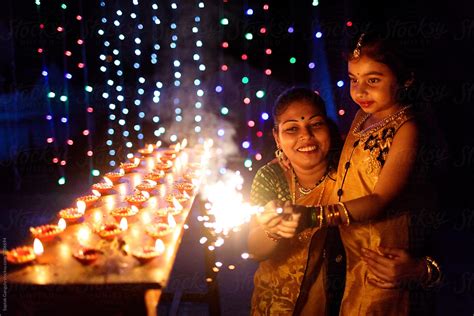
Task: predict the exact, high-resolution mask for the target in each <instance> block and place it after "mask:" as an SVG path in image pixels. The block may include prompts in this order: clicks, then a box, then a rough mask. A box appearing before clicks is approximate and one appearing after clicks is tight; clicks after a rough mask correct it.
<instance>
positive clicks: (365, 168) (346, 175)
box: [336, 107, 414, 316]
mask: <svg viewBox="0 0 474 316" xmlns="http://www.w3.org/2000/svg"><path fill="white" fill-rule="evenodd" d="M367 117H368V116H367V115H366V114H365V113H363V112H362V111H359V112H358V113H357V115H356V117H355V119H354V123H353V126H352V127H351V130H350V132H349V134H348V136H347V139H346V141H345V144H344V148H343V150H342V154H341V158H340V160H339V167H338V171H339V172H338V175H337V180H336V182H337V183H336V188H337V191H336V192H337V195H338V196H339V197H340V201H342V202H345V201H348V200H352V199H356V198H360V197H363V196H366V195H369V194H371V193H372V192H373V190H374V187H375V185H376V183H377V180H378V177H379V174H380V172H381V169H382V167H383V165H384V163H385V160H386V158H387V156H388V154H389V150H390V146H391V144H392V142H393V138H394V136H395V134H396V133H397V131H398V129H399V128H400V126H402V125H403V124H404V123H405V122H407V121H409V120H411V119H413V118H414V117H413V114H412V112H411V111H410V108H409V107H405V108H403V109H401V110H400V111H398V112H397V113H395V114H393V115H392V116H390V117H389V118H387V119H385V120H383V121H382V122H381V124H377V125H376V126H373V128H369V129H368V130H365V131H360V126H362V123H363V121H364V120H366V119H367ZM403 194H404V193H403ZM403 194H402V195H401V196H399V198H398V200H400V201H402V202H401V203H397V204H396V209H395V210H393V211H390V212H388V214H387V215H386V216H385V217H383V218H382V219H379V220H373V221H369V222H368V223H363V224H362V223H353V224H351V225H350V226H341V227H340V233H341V238H342V241H343V244H344V248H345V251H346V260H347V262H346V268H347V270H346V285H345V290H344V296H343V300H342V304H341V310H340V315H344V316H347V315H364V316H365V315H381V316H382V315H383V316H387V315H397V316H400V315H407V314H408V312H409V311H408V309H409V291H408V290H407V289H404V288H397V289H382V288H379V287H376V286H374V285H371V284H370V283H369V282H368V280H369V279H371V278H374V279H376V277H375V276H374V275H372V274H371V273H370V272H369V271H368V269H367V266H366V264H365V263H364V262H363V261H361V259H360V258H361V248H362V247H365V248H369V249H372V250H374V251H377V247H378V246H383V247H396V248H404V249H410V248H411V243H412V242H413V240H411V237H410V215H411V212H412V210H411V209H410V207H409V205H410V206H412V204H411V202H413V200H409V199H408V196H405V197H404V196H403ZM407 202H408V203H407ZM404 205H405V206H404Z"/></svg>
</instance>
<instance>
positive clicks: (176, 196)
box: [165, 192, 190, 207]
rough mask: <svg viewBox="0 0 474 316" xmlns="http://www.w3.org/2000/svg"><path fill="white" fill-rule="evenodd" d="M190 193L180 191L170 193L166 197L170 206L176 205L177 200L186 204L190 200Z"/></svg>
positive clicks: (181, 203)
mask: <svg viewBox="0 0 474 316" xmlns="http://www.w3.org/2000/svg"><path fill="white" fill-rule="evenodd" d="M189 199H190V197H189V195H187V194H186V192H183V193H180V192H175V193H171V194H168V195H167V196H166V198H165V200H166V202H168V205H169V206H172V207H174V206H175V205H176V201H177V202H178V203H179V204H180V205H182V206H184V205H186V204H187V203H188V202H189Z"/></svg>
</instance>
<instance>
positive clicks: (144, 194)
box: [140, 191, 150, 200]
mask: <svg viewBox="0 0 474 316" xmlns="http://www.w3.org/2000/svg"><path fill="white" fill-rule="evenodd" d="M140 194H141V195H143V196H144V197H145V198H146V199H147V200H148V199H149V198H150V193H148V192H147V191H140Z"/></svg>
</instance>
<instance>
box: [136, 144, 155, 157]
mask: <svg viewBox="0 0 474 316" xmlns="http://www.w3.org/2000/svg"><path fill="white" fill-rule="evenodd" d="M154 151H155V146H153V145H152V144H150V145H148V146H147V147H145V148H140V149H139V150H138V153H139V154H140V155H143V156H151V155H152V154H153V152H154Z"/></svg>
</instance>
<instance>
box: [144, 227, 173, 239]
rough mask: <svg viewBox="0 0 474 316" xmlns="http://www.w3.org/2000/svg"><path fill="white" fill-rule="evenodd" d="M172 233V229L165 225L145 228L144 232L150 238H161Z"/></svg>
mask: <svg viewBox="0 0 474 316" xmlns="http://www.w3.org/2000/svg"><path fill="white" fill-rule="evenodd" d="M172 231H173V228H172V227H171V226H170V225H168V224H166V223H155V224H150V225H148V226H147V228H146V230H145V232H146V233H147V234H148V236H150V237H152V238H161V237H164V236H166V235H168V234H170V233H171V232H172Z"/></svg>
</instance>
